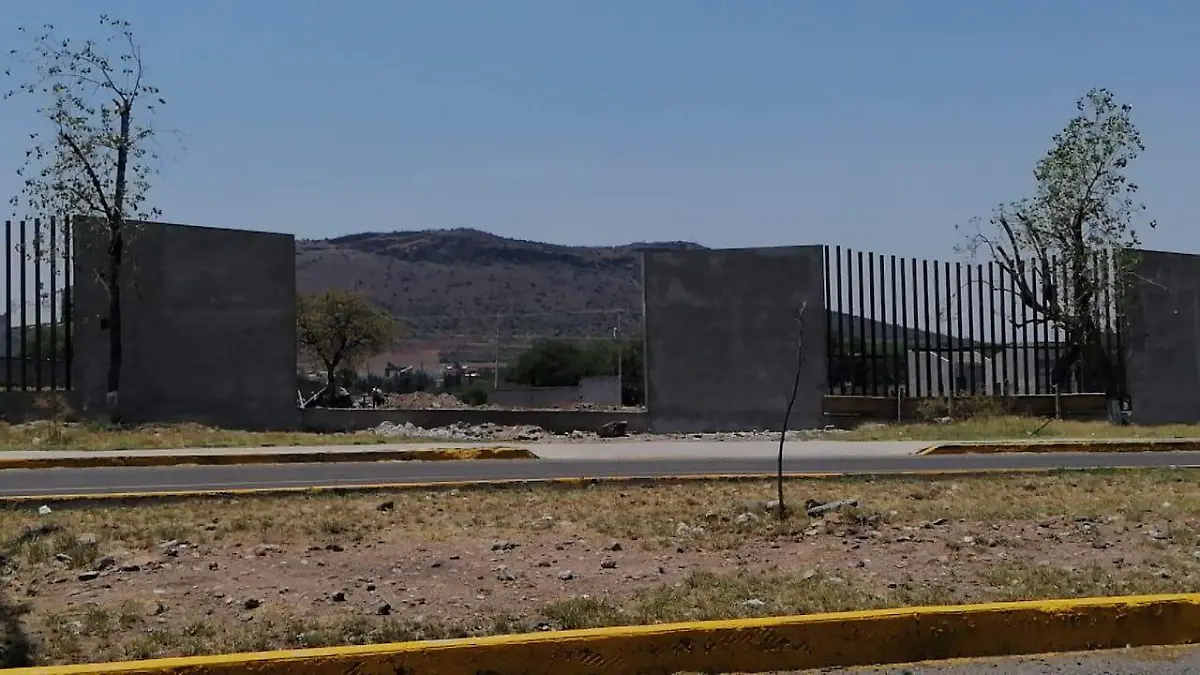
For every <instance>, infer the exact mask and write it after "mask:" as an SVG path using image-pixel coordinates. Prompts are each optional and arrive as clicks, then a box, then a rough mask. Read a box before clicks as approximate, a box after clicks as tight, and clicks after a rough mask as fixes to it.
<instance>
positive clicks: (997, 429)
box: [838, 415, 1200, 441]
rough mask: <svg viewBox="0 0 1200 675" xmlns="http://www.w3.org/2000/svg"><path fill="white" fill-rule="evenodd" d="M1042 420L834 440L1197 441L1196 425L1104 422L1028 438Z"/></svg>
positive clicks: (889, 430)
mask: <svg viewBox="0 0 1200 675" xmlns="http://www.w3.org/2000/svg"><path fill="white" fill-rule="evenodd" d="M1045 422H1046V420H1045V419H1042V418H1037V417H1021V416H1016V415H998V416H989V417H979V418H974V419H965V420H955V421H952V422H946V423H944V424H939V423H919V424H866V425H863V426H861V427H858V428H857V429H854V430H851V431H849V432H847V433H845V434H844V435H839V436H838V438H839V439H841V438H845V439H846V440H855V441H985V440H1002V439H1025V440H1028V439H1031V438H1033V439H1048V438H1089V439H1090V438H1100V439H1103V438H1200V425H1194V424H1168V425H1162V426H1138V425H1129V426H1119V425H1116V424H1110V423H1108V422H1084V421H1075V420H1054V421H1052V422H1050V423H1049V424H1048V425H1046V427H1045V428H1044V429H1042V430H1041V431H1039V432H1038V433H1037V436H1030V434H1031V433H1033V432H1034V431H1035V430H1036V429H1038V427H1041V426H1042V425H1043V424H1045Z"/></svg>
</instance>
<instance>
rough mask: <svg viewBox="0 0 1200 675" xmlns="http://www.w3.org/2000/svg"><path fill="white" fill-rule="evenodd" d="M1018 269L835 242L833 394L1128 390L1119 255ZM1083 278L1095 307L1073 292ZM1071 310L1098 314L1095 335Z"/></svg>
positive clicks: (830, 284)
mask: <svg viewBox="0 0 1200 675" xmlns="http://www.w3.org/2000/svg"><path fill="white" fill-rule="evenodd" d="M1013 267H1014V269H1013V270H1012V272H1010V271H1009V270H1008V269H1006V267H1005V266H1004V265H1001V264H1000V263H998V262H989V263H964V262H953V263H952V262H944V261H936V260H923V259H915V258H900V257H897V256H894V255H882V254H876V253H871V252H863V251H856V250H852V249H848V248H843V247H841V246H837V247H826V248H825V307H826V311H827V313H828V322H827V331H828V334H827V336H826V337H827V345H828V354H827V359H828V373H829V382H828V392H829V393H830V394H838V395H850V396H890V397H947V396H971V395H989V396H991V395H994V396H1015V395H1030V394H1052V393H1055V390H1056V388H1057V389H1058V390H1059V391H1058V393H1064V394H1066V393H1100V392H1103V393H1108V394H1111V395H1116V396H1123V395H1124V388H1125V384H1124V357H1123V354H1124V349H1123V346H1122V344H1121V330H1120V327H1121V320H1122V315H1121V311H1120V303H1119V302H1118V297H1117V296H1118V295H1119V294H1118V293H1116V292H1115V290H1114V288H1115V286H1116V284H1115V283H1113V280H1114V279H1115V278H1116V275H1115V273H1114V266H1113V260H1112V257H1111V256H1109V255H1105V254H1097V255H1096V256H1094V259H1093V260H1090V261H1088V262H1087V264H1086V265H1083V266H1081V267H1080V268H1079V269H1074V270H1069V269H1067V268H1068V266H1067V265H1063V264H1060V263H1059V261H1058V260H1057V259H1053V258H1052V259H1049V260H1046V261H1044V263H1039V264H1034V263H1033V262H1032V261H1018V263H1017V264H1016V265H1015V266H1013ZM1081 271H1082V272H1083V274H1082V276H1081V275H1080V272H1081ZM1013 272H1015V274H1014V273H1013ZM1022 278H1023V279H1024V283H1022V282H1021V279H1022ZM1076 279H1083V280H1084V282H1083V283H1086V284H1088V285H1089V286H1088V288H1089V289H1091V290H1090V292H1089V295H1088V296H1087V298H1088V306H1087V307H1084V308H1078V307H1074V306H1073V305H1072V303H1073V300H1072V298H1071V297H1065V296H1070V295H1071V293H1070V289H1072V288H1074V287H1076V285H1077V284H1076V282H1075V280H1076ZM1055 308H1057V310H1056V309H1055ZM1063 317H1068V318H1069V317H1087V321H1086V326H1087V327H1088V330H1087V331H1086V333H1087V335H1088V336H1089V337H1088V338H1087V339H1086V344H1083V343H1084V342H1085V340H1083V339H1080V338H1079V335H1080V332H1079V331H1078V330H1069V329H1070V328H1072V327H1073V326H1079V325H1084V323H1085V322H1083V321H1082V320H1080V321H1068V320H1064V318H1063ZM1072 334H1074V337H1072ZM1077 343H1079V344H1077ZM1059 385H1061V386H1059Z"/></svg>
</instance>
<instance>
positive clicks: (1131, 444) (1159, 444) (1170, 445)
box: [917, 439, 1200, 455]
mask: <svg viewBox="0 0 1200 675" xmlns="http://www.w3.org/2000/svg"><path fill="white" fill-rule="evenodd" d="M1198 450H1200V440H1197V439H1188V440H1175V439H1164V440H1152V439H1147V440H1115V441H1108V440H1096V441H1083V440H1080V441H1028V442H1012V443H1004V442H992V441H981V442H978V443H975V442H966V443H963V442H955V443H937V444H934V445H931V446H929V447H928V448H925V449H924V450H921V451H920V452H918V453H917V454H918V455H969V454H997V453H1013V452H1036V453H1057V452H1195V451H1198Z"/></svg>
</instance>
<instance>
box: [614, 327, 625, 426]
mask: <svg viewBox="0 0 1200 675" xmlns="http://www.w3.org/2000/svg"><path fill="white" fill-rule="evenodd" d="M613 339H614V340H616V341H617V389H618V391H619V392H620V393H619V394H618V396H620V400H621V403H622V404H624V403H625V377H624V375H625V374H624V373H623V372H622V368H623V367H624V366H623V364H622V362H623V361H624V360H625V359H624V348H623V347H622V345H621V310H619V309H618V310H617V323H616V325H615V326H613Z"/></svg>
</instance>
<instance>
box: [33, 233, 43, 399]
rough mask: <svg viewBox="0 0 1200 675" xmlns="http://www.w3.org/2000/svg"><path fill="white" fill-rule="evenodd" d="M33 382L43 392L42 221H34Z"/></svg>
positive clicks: (35, 387)
mask: <svg viewBox="0 0 1200 675" xmlns="http://www.w3.org/2000/svg"><path fill="white" fill-rule="evenodd" d="M33 298H34V301H33V363H34V367H33V382H34V389H36V390H37V391H41V390H42V357H43V356H44V355H43V354H42V221H41V219H39V218H34V219H33Z"/></svg>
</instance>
